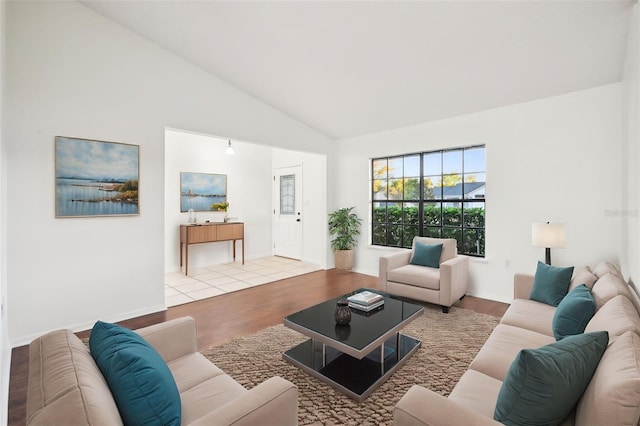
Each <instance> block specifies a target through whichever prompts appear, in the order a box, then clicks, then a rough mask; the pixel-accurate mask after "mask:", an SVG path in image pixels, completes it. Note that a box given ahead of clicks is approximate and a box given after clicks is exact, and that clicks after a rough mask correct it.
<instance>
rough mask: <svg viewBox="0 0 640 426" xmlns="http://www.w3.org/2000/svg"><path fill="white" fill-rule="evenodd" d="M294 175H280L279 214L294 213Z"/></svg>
mask: <svg viewBox="0 0 640 426" xmlns="http://www.w3.org/2000/svg"><path fill="white" fill-rule="evenodd" d="M295 209H296V175H286V176H280V214H295Z"/></svg>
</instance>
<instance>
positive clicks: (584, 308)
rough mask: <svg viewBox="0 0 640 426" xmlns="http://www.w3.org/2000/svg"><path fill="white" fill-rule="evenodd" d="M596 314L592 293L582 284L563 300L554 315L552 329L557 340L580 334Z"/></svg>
mask: <svg viewBox="0 0 640 426" xmlns="http://www.w3.org/2000/svg"><path fill="white" fill-rule="evenodd" d="M595 312H596V303H595V302H594V301H593V296H592V295H591V291H589V289H588V288H587V286H586V285H585V284H580V285H579V286H578V287H576V288H575V289H573V290H571V291H570V292H569V293H567V295H566V296H565V297H564V298H563V299H562V301H561V302H560V304H559V305H558V308H557V309H556V312H555V314H554V315H553V322H552V329H553V335H554V337H555V338H556V340H562V339H563V338H565V337H567V336H572V335H574V334H580V333H582V332H583V331H584V328H585V327H586V326H587V323H588V322H589V320H590V319H591V318H592V317H593V314H595Z"/></svg>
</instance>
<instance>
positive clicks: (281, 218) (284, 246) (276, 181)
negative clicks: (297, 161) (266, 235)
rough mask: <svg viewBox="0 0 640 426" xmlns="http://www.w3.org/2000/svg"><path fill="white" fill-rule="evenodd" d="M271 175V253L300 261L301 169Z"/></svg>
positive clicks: (296, 167) (287, 169)
mask: <svg viewBox="0 0 640 426" xmlns="http://www.w3.org/2000/svg"><path fill="white" fill-rule="evenodd" d="M273 174H274V178H273V186H274V188H273V194H274V200H273V229H274V232H273V254H274V255H276V256H283V257H289V258H292V259H298V260H302V166H293V167H284V168H281V169H275V170H274V173H273Z"/></svg>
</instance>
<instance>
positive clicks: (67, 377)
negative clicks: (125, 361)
mask: <svg viewBox="0 0 640 426" xmlns="http://www.w3.org/2000/svg"><path fill="white" fill-rule="evenodd" d="M27 394H28V395H27V409H26V424H27V425H49V424H59V425H75V424H91V425H114V426H117V425H121V424H122V419H121V418H120V413H119V412H118V407H117V406H116V403H115V401H114V400H113V397H112V396H111V391H110V390H109V385H107V382H106V380H105V379H104V377H103V376H102V373H101V372H100V369H99V368H98V366H97V365H96V363H95V361H94V360H93V358H92V357H91V354H90V353H89V350H88V349H87V346H86V345H85V344H84V343H82V341H81V340H80V339H78V337H77V336H76V335H75V334H73V332H72V331H71V330H56V331H52V332H50V333H47V334H45V335H43V336H40V337H38V338H37V339H35V340H34V341H33V342H31V344H30V345H29V384H28V387H27Z"/></svg>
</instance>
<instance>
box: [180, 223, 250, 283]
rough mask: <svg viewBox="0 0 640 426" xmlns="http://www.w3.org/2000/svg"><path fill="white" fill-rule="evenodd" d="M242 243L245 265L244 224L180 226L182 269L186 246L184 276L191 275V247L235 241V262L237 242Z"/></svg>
mask: <svg viewBox="0 0 640 426" xmlns="http://www.w3.org/2000/svg"><path fill="white" fill-rule="evenodd" d="M237 240H240V241H242V264H243V265H244V223H242V222H226V223H198V224H195V225H180V267H181V268H182V247H183V246H185V262H184V274H185V275H189V245H190V244H200V243H213V242H216V241H233V260H234V261H235V260H236V241H237Z"/></svg>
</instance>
